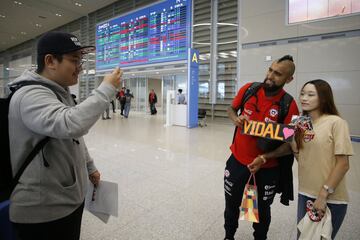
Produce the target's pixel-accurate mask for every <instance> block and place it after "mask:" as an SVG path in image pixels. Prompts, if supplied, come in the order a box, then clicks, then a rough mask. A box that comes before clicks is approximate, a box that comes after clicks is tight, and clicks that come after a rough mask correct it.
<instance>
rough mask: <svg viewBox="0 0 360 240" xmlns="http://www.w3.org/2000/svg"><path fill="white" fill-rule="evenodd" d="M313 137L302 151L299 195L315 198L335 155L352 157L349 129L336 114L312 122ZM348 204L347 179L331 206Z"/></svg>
mask: <svg viewBox="0 0 360 240" xmlns="http://www.w3.org/2000/svg"><path fill="white" fill-rule="evenodd" d="M313 128H314V132H315V136H314V138H313V139H312V140H311V141H309V142H303V143H304V147H303V148H302V149H300V150H299V157H298V158H299V161H298V164H299V167H298V171H299V193H301V194H304V195H307V196H309V197H314V198H316V197H317V196H318V193H319V192H320V190H321V188H322V187H323V185H324V184H325V181H326V179H327V178H328V177H329V175H330V173H331V171H332V169H333V168H334V167H335V163H336V158H335V155H348V156H350V155H353V149H352V145H351V139H350V134H349V128H348V125H347V123H346V121H345V120H343V119H342V118H340V117H338V116H336V115H323V116H321V117H320V118H319V119H317V120H316V121H315V122H313ZM348 201H349V196H348V192H347V189H346V179H345V176H344V178H343V179H342V180H341V181H340V183H339V185H338V186H337V187H336V188H335V192H334V193H333V194H330V195H329V197H328V202H329V203H346V202H348Z"/></svg>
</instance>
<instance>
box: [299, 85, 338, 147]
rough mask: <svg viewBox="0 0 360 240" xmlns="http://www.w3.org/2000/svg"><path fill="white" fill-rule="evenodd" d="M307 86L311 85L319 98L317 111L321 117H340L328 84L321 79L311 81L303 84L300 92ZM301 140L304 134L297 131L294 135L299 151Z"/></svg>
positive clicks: (305, 113) (304, 112)
mask: <svg viewBox="0 0 360 240" xmlns="http://www.w3.org/2000/svg"><path fill="white" fill-rule="evenodd" d="M307 84H312V85H314V86H315V89H316V92H317V95H318V98H319V110H320V113H321V115H323V114H329V115H337V116H340V114H339V111H338V110H337V108H336V106H335V102H334V95H333V92H332V90H331V87H330V84H329V83H327V82H326V81H325V80H322V79H315V80H311V81H308V82H306V83H305V84H304V86H303V87H302V88H301V91H302V90H303V89H304V87H305V86H306V85H307ZM303 114H304V115H307V114H308V113H307V112H306V111H303ZM303 138H304V133H303V132H301V131H298V132H297V134H296V135H295V140H296V143H297V146H298V148H299V149H300V148H302V147H303V144H302V140H303Z"/></svg>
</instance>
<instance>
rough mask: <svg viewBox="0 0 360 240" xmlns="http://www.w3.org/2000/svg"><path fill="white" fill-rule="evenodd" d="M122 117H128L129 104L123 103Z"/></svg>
mask: <svg viewBox="0 0 360 240" xmlns="http://www.w3.org/2000/svg"><path fill="white" fill-rule="evenodd" d="M124 111H125V112H124V117H126V118H127V117H129V112H130V103H125V109H124Z"/></svg>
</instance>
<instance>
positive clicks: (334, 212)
mask: <svg viewBox="0 0 360 240" xmlns="http://www.w3.org/2000/svg"><path fill="white" fill-rule="evenodd" d="M298 196H299V199H298V210H297V223H299V222H300V220H301V219H302V218H303V217H304V216H305V214H306V201H307V200H311V201H313V202H314V201H315V199H314V198H309V197H307V196H304V195H301V194H298ZM327 206H328V207H329V209H330V212H331V223H332V227H333V231H332V234H331V239H335V236H336V234H337V232H338V231H339V229H340V226H341V224H342V222H343V221H344V218H345V214H346V210H347V204H333V203H328V204H327ZM298 237H299V232H298Z"/></svg>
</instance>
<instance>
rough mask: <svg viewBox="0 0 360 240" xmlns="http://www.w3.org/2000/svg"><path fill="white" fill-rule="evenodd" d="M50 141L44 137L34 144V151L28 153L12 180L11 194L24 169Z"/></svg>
mask: <svg viewBox="0 0 360 240" xmlns="http://www.w3.org/2000/svg"><path fill="white" fill-rule="evenodd" d="M49 141H50V137H45V138H44V139H42V140H41V141H40V142H38V143H37V144H36V146H35V147H34V149H33V150H32V151H31V152H30V154H29V155H28V156H27V157H26V159H25V161H24V163H23V164H22V165H21V167H20V169H19V171H18V172H17V173H16V175H15V176H14V178H13V181H12V183H11V189H10V190H11V192H12V191H13V190H14V188H15V187H16V185H17V184H18V182H19V179H20V177H21V175H22V174H23V173H24V171H25V169H26V168H27V166H28V165H29V164H30V163H31V161H32V160H33V159H34V157H35V156H36V154H38V153H39V152H40V150H41V149H42V148H43V147H44V146H45V144H47V143H48V142H49Z"/></svg>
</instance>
